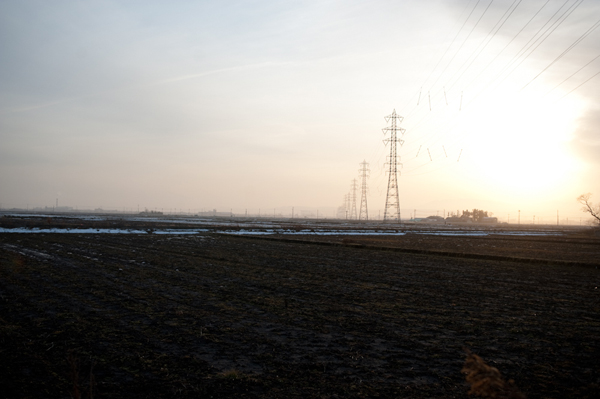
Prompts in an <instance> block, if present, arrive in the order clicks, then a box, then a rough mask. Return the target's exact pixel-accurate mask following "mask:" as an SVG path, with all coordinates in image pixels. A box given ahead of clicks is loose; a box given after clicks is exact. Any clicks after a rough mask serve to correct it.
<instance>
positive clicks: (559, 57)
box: [519, 20, 600, 92]
mask: <svg viewBox="0 0 600 399" xmlns="http://www.w3.org/2000/svg"><path fill="white" fill-rule="evenodd" d="M598 26H600V20H598V21H596V22H595V23H594V24H593V25H592V26H591V27H590V28H589V29H588V30H587V31H585V33H584V34H583V35H581V36H579V38H578V39H577V40H575V41H574V42H573V43H571V45H570V46H569V47H567V49H566V50H564V51H563V52H562V53H560V55H559V56H558V57H556V58H555V59H554V61H552V62H551V63H550V64H548V66H547V67H546V68H544V69H542V70H541V71H540V73H538V74H537V75H535V76H534V77H533V79H531V80H530V81H529V82H527V84H526V85H525V86H523V87H522V88H521V90H519V92H520V91H522V90H523V89H524V88H526V87H527V86H529V84H530V83H531V82H533V81H534V80H536V79H537V78H538V77H539V76H540V75H541V74H543V73H544V72H546V70H547V69H548V68H550V67H551V66H552V65H554V63H556V61H558V60H560V59H561V58H562V57H564V56H565V55H566V54H567V53H568V52H569V51H571V50H573V49H574V48H575V46H577V45H578V44H579V43H581V41H582V40H583V39H585V38H586V37H588V36H589V35H590V33H592V32H593V31H594V30H595V29H596V28H597V27H598Z"/></svg>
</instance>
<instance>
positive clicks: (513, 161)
mask: <svg viewBox="0 0 600 399" xmlns="http://www.w3.org/2000/svg"><path fill="white" fill-rule="evenodd" d="M578 110H579V107H578V104H577V101H576V100H571V101H570V102H564V101H563V102H556V101H554V102H552V101H543V99H540V97H539V96H533V95H530V96H526V95H519V96H515V95H514V94H513V95H510V96H509V95H508V94H505V95H503V96H499V97H496V99H495V100H493V101H486V102H485V106H483V105H482V106H477V107H474V109H473V110H472V111H471V112H470V118H469V119H466V122H467V124H466V126H467V127H466V129H467V130H468V132H469V133H468V136H469V139H468V141H469V143H470V144H471V145H472V146H471V147H472V148H471V149H470V151H472V152H473V154H471V157H470V160H469V162H472V165H471V167H472V170H473V172H474V175H476V176H477V178H478V179H479V180H480V181H481V184H482V185H483V186H485V187H486V188H488V189H490V190H492V191H493V192H495V193H497V194H501V195H502V196H511V197H527V198H530V197H531V196H534V197H540V196H548V195H553V194H556V193H558V192H559V191H560V190H564V189H565V186H566V185H568V184H569V182H570V178H571V176H572V174H573V173H574V172H575V171H576V170H577V168H578V164H577V161H576V159H575V158H574V157H573V156H572V155H571V154H569V152H568V142H569V140H571V137H572V134H573V130H574V121H575V120H576V118H577V117H578Z"/></svg>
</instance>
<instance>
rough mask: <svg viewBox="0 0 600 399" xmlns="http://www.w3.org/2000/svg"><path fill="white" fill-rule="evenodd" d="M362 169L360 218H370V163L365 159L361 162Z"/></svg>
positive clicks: (360, 170) (360, 171)
mask: <svg viewBox="0 0 600 399" xmlns="http://www.w3.org/2000/svg"><path fill="white" fill-rule="evenodd" d="M359 165H360V169H359V170H358V172H359V173H360V178H361V185H360V188H361V192H362V194H361V196H360V212H359V214H358V220H369V212H368V210H367V178H368V177H369V172H370V170H369V164H368V163H367V161H363V162H361V163H360V164H359Z"/></svg>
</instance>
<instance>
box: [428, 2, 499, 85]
mask: <svg viewBox="0 0 600 399" xmlns="http://www.w3.org/2000/svg"><path fill="white" fill-rule="evenodd" d="M493 2H494V0H492V1H490V3H489V4H488V6H487V7H486V9H485V10H484V11H483V13H482V14H481V16H480V17H479V19H478V20H477V22H476V23H475V25H473V27H472V28H471V31H470V32H469V34H468V35H467V37H465V40H463V42H462V43H461V45H460V47H459V48H458V50H456V53H454V55H453V56H452V58H451V59H450V61H449V62H448V64H446V67H445V68H444V70H443V71H442V72H441V73H440V74H439V76H438V78H437V79H436V80H435V82H433V84H432V85H431V87H434V86H435V84H436V83H437V82H438V80H440V78H441V77H442V75H443V74H444V72H446V69H448V67H449V66H450V64H452V61H454V58H456V56H457V55H458V53H459V52H460V50H462V48H463V46H464V45H465V43H466V42H467V40H469V37H471V34H472V33H473V31H474V30H475V28H476V27H477V25H479V22H481V19H482V18H483V16H484V15H485V14H486V12H487V10H488V9H489V8H490V6H491V5H492V3H493ZM477 4H479V0H478V1H477ZM477 4H475V7H477ZM473 10H475V8H473Z"/></svg>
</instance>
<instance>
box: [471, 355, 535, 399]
mask: <svg viewBox="0 0 600 399" xmlns="http://www.w3.org/2000/svg"><path fill="white" fill-rule="evenodd" d="M462 372H463V373H465V374H466V380H467V382H468V383H469V385H471V389H470V390H469V395H477V396H480V397H482V398H493V399H525V398H526V396H525V395H524V394H523V393H521V391H519V390H518V389H517V387H516V386H515V385H514V381H513V380H508V382H506V381H505V380H504V379H503V378H502V374H500V371H498V369H497V368H495V367H491V366H488V365H487V364H486V363H485V362H484V361H483V359H482V358H480V357H479V356H477V355H476V354H474V353H471V352H469V351H467V359H466V360H465V365H464V366H463V368H462Z"/></svg>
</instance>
